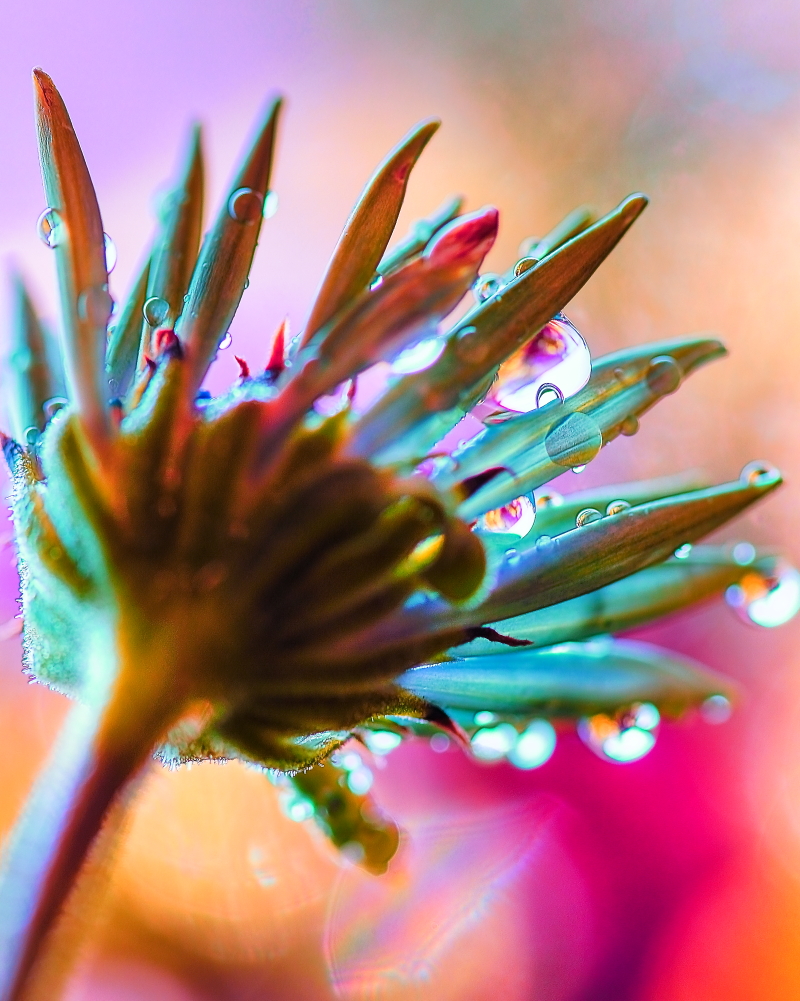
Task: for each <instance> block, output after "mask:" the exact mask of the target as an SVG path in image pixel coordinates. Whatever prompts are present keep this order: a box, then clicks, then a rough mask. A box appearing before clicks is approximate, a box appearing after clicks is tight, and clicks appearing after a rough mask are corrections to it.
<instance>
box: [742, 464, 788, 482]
mask: <svg viewBox="0 0 800 1001" xmlns="http://www.w3.org/2000/svg"><path fill="white" fill-rule="evenodd" d="M780 476H781V474H780V472H779V471H778V470H777V469H776V467H775V466H773V465H772V463H769V462H762V461H760V460H756V461H755V462H748V463H747V465H746V466H745V467H744V469H743V470H742V471H741V473H739V479H740V481H741V482H742V483H745V484H746V485H747V486H750V487H762V486H764V487H765V486H768V485H769V484H770V483H775V482H777V481H778V480H779V479H780Z"/></svg>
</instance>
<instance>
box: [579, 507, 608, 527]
mask: <svg viewBox="0 0 800 1001" xmlns="http://www.w3.org/2000/svg"><path fill="white" fill-rule="evenodd" d="M602 517H603V516H602V514H601V513H600V512H599V511H598V510H597V509H596V508H593V507H585V508H584V509H583V510H582V511H579V512H578V513H577V515H576V516H575V525H576V527H577V528H583V526H584V525H591V524H592V522H595V521H600V519H601V518H602Z"/></svg>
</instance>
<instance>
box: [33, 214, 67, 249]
mask: <svg viewBox="0 0 800 1001" xmlns="http://www.w3.org/2000/svg"><path fill="white" fill-rule="evenodd" d="M60 226H61V217H60V216H59V214H58V212H56V210H55V209H53V208H46V209H45V210H44V212H42V214H41V215H40V216H39V218H38V219H37V220H36V232H37V233H38V234H39V239H40V240H41V241H42V243H43V244H44V245H45V246H46V247H49V248H50V249H51V250H52V249H53V248H54V247H57V246H58V243H59V235H60V234H59V228H60Z"/></svg>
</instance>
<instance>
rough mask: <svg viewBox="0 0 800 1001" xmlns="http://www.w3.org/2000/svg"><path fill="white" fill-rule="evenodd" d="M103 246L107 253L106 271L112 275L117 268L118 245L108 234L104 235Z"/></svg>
mask: <svg viewBox="0 0 800 1001" xmlns="http://www.w3.org/2000/svg"><path fill="white" fill-rule="evenodd" d="M103 246H104V248H105V252H106V271H107V272H108V273H109V274H111V272H112V271H113V270H114V268H115V267H116V266H117V245H116V243H114V241H113V240H112V239H111V237H110V236H109V235H108V233H103Z"/></svg>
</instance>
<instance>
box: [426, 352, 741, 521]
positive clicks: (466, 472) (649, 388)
mask: <svg viewBox="0 0 800 1001" xmlns="http://www.w3.org/2000/svg"><path fill="white" fill-rule="evenodd" d="M724 353H725V348H724V347H723V345H722V344H721V343H720V342H719V341H717V340H713V339H709V338H694V337H688V338H682V339H680V340H675V341H660V342H657V343H655V344H645V345H642V346H641V347H636V348H629V349H626V350H624V351H618V352H615V353H614V354H611V355H606V356H605V357H603V358H601V359H600V360H599V361H598V362H596V363H595V365H594V368H593V371H592V377H591V379H590V380H589V382H588V383H587V385H586V386H585V387H584V388H583V389H582V390H581V391H580V392H579V393H576V394H575V396H571V397H569V398H568V399H567V400H564V401H563V402H559V401H554V402H553V403H550V404H548V405H547V406H544V407H541V408H540V409H539V410H534V411H532V412H531V413H529V414H522V415H520V416H519V417H514V418H511V419H510V420H508V421H504V422H503V423H501V424H495V425H493V426H490V427H487V428H486V430H485V431H482V432H481V434H480V435H479V436H478V437H476V438H473V439H472V440H471V441H469V442H467V444H466V445H465V446H464V447H463V448H462V449H460V450H458V451H457V452H456V453H455V454H454V458H455V460H456V463H457V465H456V466H455V469H454V470H453V471H452V472H450V471H448V470H444V471H442V472H441V473H440V474H439V475H438V476H437V477H435V482H436V483H437V485H438V486H439V487H440V489H446V488H447V487H450V486H453V485H454V484H455V482H456V480H463V479H466V478H467V477H472V476H475V475H477V474H481V473H483V472H484V471H485V470H486V469H488V468H500V467H502V468H503V470H508V472H506V471H503V472H500V473H498V475H497V476H495V477H493V478H492V479H491V480H490V481H489V482H488V483H486V484H485V485H484V486H482V487H481V488H480V489H478V490H477V491H474V492H473V491H469V494H470V495H469V496H468V497H467V498H466V499H465V500H464V502H463V503H462V504H461V505H460V507H459V514H460V515H461V517H463V518H467V519H468V520H469V519H472V518H474V517H476V516H477V515H478V514H482V513H483V512H484V511H490V510H492V509H493V508H497V507H501V506H502V505H503V504H505V503H507V502H508V501H509V500H513V498H514V497H519V495H520V494H523V493H527V492H528V491H530V490H533V489H535V488H536V487H540V486H542V485H543V484H545V483H547V482H549V481H550V480H552V479H554V478H555V477H556V476H560V475H561V473H563V472H564V471H565V470H567V469H570V468H572V467H574V466H583V465H586V463H588V462H590V461H591V460H592V459H593V458H594V457H595V456H596V455H597V454H598V453H599V451H600V449H601V448H602V446H603V445H607V444H608V443H609V442H610V441H613V439H614V438H616V437H617V436H618V435H620V434H622V433H627V434H630V433H631V431H632V430H634V429H635V428H636V427H638V420H639V418H640V417H641V416H642V415H643V414H644V413H646V412H647V411H648V410H649V409H650V408H651V407H652V406H654V405H655V404H656V403H657V402H658V400H660V399H661V398H662V397H663V396H665V395H667V394H668V393H673V392H675V390H676V389H677V388H678V386H679V385H680V383H681V380H682V379H684V378H685V377H686V376H687V375H689V374H690V373H691V372H693V371H695V369H697V368H699V367H700V366H701V365H704V364H706V363H707V362H709V361H712V360H713V359H715V358H718V357H720V356H721V355H723V354H724Z"/></svg>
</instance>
